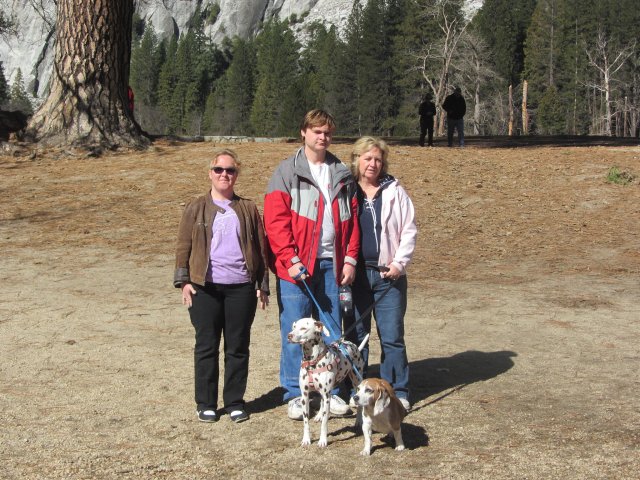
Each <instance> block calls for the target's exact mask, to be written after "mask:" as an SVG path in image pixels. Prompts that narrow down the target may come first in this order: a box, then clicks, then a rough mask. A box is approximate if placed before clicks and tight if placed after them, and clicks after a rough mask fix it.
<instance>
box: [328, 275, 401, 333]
mask: <svg viewBox="0 0 640 480" xmlns="http://www.w3.org/2000/svg"><path fill="white" fill-rule="evenodd" d="M399 278H400V277H398V278H396V279H395V280H391V282H390V283H389V286H388V287H387V288H386V289H385V290H384V291H383V292H382V295H380V296H379V297H378V298H377V299H376V300H374V301H373V303H372V304H371V305H369V306H368V307H367V309H366V310H365V311H364V312H362V313H361V314H360V316H359V317H358V318H357V319H356V320H355V321H354V322H353V325H351V326H350V327H349V328H348V329H347V330H345V332H344V333H343V334H342V336H341V337H340V340H344V339H345V338H346V337H347V335H348V334H349V333H351V331H352V330H353V329H354V328H356V325H358V322H361V321H362V319H363V318H364V317H366V316H367V315H369V314H370V313H371V312H372V311H373V309H374V308H375V307H376V305H377V304H378V302H380V300H382V299H383V298H384V296H385V295H386V294H387V293H389V290H391V288H392V287H393V285H394V284H395V283H396V282H397V281H398V280H399Z"/></svg>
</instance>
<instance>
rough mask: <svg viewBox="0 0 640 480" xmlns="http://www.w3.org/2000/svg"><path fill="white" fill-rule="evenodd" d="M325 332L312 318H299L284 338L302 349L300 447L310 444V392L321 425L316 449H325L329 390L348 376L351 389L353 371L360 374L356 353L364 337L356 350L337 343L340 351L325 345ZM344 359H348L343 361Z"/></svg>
mask: <svg viewBox="0 0 640 480" xmlns="http://www.w3.org/2000/svg"><path fill="white" fill-rule="evenodd" d="M323 330H325V328H324V325H323V324H322V322H319V321H317V320H315V319H313V318H301V319H300V320H298V321H296V322H294V323H293V326H292V328H291V332H289V334H288V335H287V339H288V341H289V343H298V344H300V345H301V346H302V364H301V365H300V377H299V381H300V391H301V392H302V420H303V421H304V432H303V435H302V445H310V444H311V433H310V431H309V394H310V393H311V392H312V391H316V392H319V393H320V396H321V397H322V402H321V404H320V410H318V414H317V415H316V416H315V418H314V420H315V421H316V422H319V421H321V422H322V423H321V426H320V439H319V440H318V446H319V447H326V446H327V433H328V422H329V409H330V406H331V403H330V402H331V390H333V388H334V387H335V386H336V385H338V384H339V383H340V382H341V381H342V380H344V378H345V377H346V376H347V375H348V376H349V378H351V382H352V383H353V385H357V384H358V382H359V381H360V379H359V378H358V376H357V375H356V373H355V372H354V371H353V369H354V367H355V368H356V369H357V370H358V372H362V367H363V366H364V360H363V358H362V355H361V354H360V352H361V351H362V347H364V345H365V344H366V342H367V341H368V339H369V338H368V335H367V337H366V338H365V339H364V341H363V342H362V344H361V345H360V346H359V347H356V346H355V345H354V344H353V343H351V342H347V341H341V342H340V348H339V347H338V346H336V345H334V344H331V345H327V344H326V343H325V342H324V340H323V338H322V333H323ZM345 355H348V356H349V358H346V356H345Z"/></svg>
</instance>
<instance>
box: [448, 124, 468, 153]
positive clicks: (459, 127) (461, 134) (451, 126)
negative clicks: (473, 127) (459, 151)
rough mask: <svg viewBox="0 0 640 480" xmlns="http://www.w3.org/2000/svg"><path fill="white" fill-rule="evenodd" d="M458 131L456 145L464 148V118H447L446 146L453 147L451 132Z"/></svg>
mask: <svg viewBox="0 0 640 480" xmlns="http://www.w3.org/2000/svg"><path fill="white" fill-rule="evenodd" d="M454 130H458V145H460V146H461V147H464V118H458V119H455V118H447V145H449V146H450V147H451V146H453V131H454Z"/></svg>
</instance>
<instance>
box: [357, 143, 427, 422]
mask: <svg viewBox="0 0 640 480" xmlns="http://www.w3.org/2000/svg"><path fill="white" fill-rule="evenodd" d="M388 155H389V147H388V146H387V144H386V143H385V142H384V141H383V140H381V139H379V138H374V137H362V138H360V139H359V140H358V141H357V142H356V143H355V144H354V147H353V152H352V154H351V161H352V164H351V171H352V173H353V175H354V176H355V178H356V181H357V182H358V186H359V188H358V204H359V208H358V220H359V222H360V233H361V240H360V255H359V259H358V268H357V272H356V280H355V282H354V284H353V300H354V305H355V318H358V317H359V316H360V315H361V314H362V313H364V312H365V311H367V310H368V309H369V307H370V306H371V305H372V304H373V303H374V302H376V301H377V303H376V304H375V307H374V309H373V315H374V317H375V321H376V327H377V331H378V336H379V338H380V347H381V351H382V352H381V359H380V377H382V378H383V379H384V380H386V381H388V382H389V383H390V384H391V385H392V386H393V389H394V391H395V393H396V395H397V396H398V398H399V399H400V401H401V402H402V404H403V406H404V407H405V408H406V409H407V410H409V409H410V408H411V404H410V403H409V362H408V360H407V349H406V346H405V343H404V315H405V312H406V309H407V277H406V268H407V265H408V264H409V262H410V261H411V256H412V255H413V251H414V248H415V245H416V233H417V229H416V224H415V210H414V208H413V203H411V199H410V198H409V195H407V192H406V190H405V189H404V188H402V187H401V186H400V185H399V184H398V181H397V180H396V179H395V178H394V177H392V176H391V175H389V174H388V173H387V169H388V162H387V157H388ZM387 290H388V291H387ZM350 321H351V322H353V319H351V320H350ZM345 323H346V324H347V325H345V329H348V328H349V325H348V323H349V320H347V322H345ZM370 331H371V312H369V313H368V314H367V315H365V316H364V317H363V318H362V319H361V321H359V322H358V324H357V325H356V326H355V333H354V334H351V335H349V338H350V339H351V340H353V341H354V343H356V344H357V345H358V344H359V343H360V342H361V341H362V339H364V337H365V335H366V334H367V333H369V332H370ZM368 354H369V351H368V348H365V350H363V355H364V358H365V371H364V373H363V376H365V377H366V371H367V367H366V365H368Z"/></svg>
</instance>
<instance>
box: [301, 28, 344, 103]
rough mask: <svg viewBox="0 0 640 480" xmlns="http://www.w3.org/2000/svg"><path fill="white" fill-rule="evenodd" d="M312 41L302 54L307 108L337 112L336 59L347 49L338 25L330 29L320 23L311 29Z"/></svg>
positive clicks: (337, 75) (310, 40)
mask: <svg viewBox="0 0 640 480" xmlns="http://www.w3.org/2000/svg"><path fill="white" fill-rule="evenodd" d="M309 35H310V39H309V41H308V42H307V45H306V47H305V48H304V49H303V51H302V54H301V60H300V62H301V68H302V75H303V77H304V79H303V84H304V86H305V91H304V103H305V105H306V109H307V110H309V109H311V108H322V109H324V110H326V111H328V112H332V113H335V112H336V110H337V105H338V102H339V100H338V96H339V92H338V81H337V79H338V77H339V75H340V72H339V69H338V62H337V61H336V58H337V57H338V56H339V55H340V52H341V51H342V50H343V48H344V44H343V43H342V42H341V41H340V39H339V37H338V33H337V30H336V28H335V26H331V27H330V28H329V29H327V28H326V27H325V26H324V25H323V24H321V23H319V22H317V23H314V24H312V25H310V26H309Z"/></svg>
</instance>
